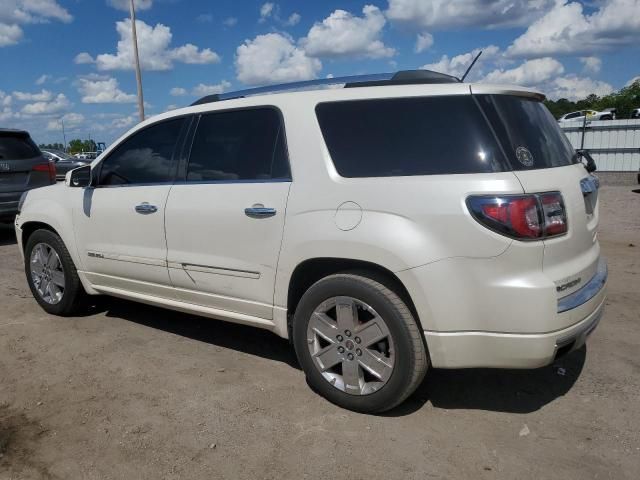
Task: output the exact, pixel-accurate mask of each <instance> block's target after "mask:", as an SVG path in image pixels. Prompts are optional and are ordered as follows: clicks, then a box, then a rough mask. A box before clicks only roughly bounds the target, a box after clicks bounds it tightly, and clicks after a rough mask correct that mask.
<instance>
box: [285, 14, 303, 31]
mask: <svg viewBox="0 0 640 480" xmlns="http://www.w3.org/2000/svg"><path fill="white" fill-rule="evenodd" d="M301 18H302V17H301V16H300V14H299V13H296V12H294V13H292V14H291V15H289V18H287V19H286V20H285V22H284V24H285V25H287V26H289V27H292V26H294V25H297V24H298V23H300V19H301Z"/></svg>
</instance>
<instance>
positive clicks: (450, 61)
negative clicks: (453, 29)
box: [421, 45, 500, 79]
mask: <svg viewBox="0 0 640 480" xmlns="http://www.w3.org/2000/svg"><path fill="white" fill-rule="evenodd" d="M480 50H482V55H480V58H479V59H478V61H477V62H476V64H475V66H474V68H473V70H472V71H471V74H470V78H472V79H473V78H476V79H477V78H479V77H481V76H482V66H483V65H484V64H487V63H488V62H491V61H494V60H496V58H497V57H498V54H499V52H500V49H499V48H498V47H496V46H495V45H489V46H487V47H484V48H477V49H475V50H472V51H471V52H468V53H463V54H460V55H456V56H454V57H451V58H450V57H449V56H448V55H443V56H442V57H440V60H439V61H437V62H435V63H428V64H427V65H423V66H422V67H421V68H423V69H426V70H433V71H435V72H440V73H446V74H449V75H453V76H454V77H458V78H460V77H461V76H462V75H464V72H465V71H466V70H467V68H469V65H471V62H472V61H473V59H474V58H475V56H476V55H478V53H479V52H480Z"/></svg>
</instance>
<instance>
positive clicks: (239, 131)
mask: <svg viewBox="0 0 640 480" xmlns="http://www.w3.org/2000/svg"><path fill="white" fill-rule="evenodd" d="M290 178H291V173H290V171H289V161H288V157H287V151H286V143H285V136H284V127H283V124H282V119H281V117H280V114H279V112H278V111H277V110H275V109H274V108H252V109H246V110H230V111H224V112H213V113H207V114H204V115H202V117H201V118H200V122H199V123H198V129H197V130H196V134H195V137H194V140H193V146H192V148H191V155H190V157H189V165H188V167H187V181H188V182H220V181H259V180H289V179H290Z"/></svg>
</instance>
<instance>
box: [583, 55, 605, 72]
mask: <svg viewBox="0 0 640 480" xmlns="http://www.w3.org/2000/svg"><path fill="white" fill-rule="evenodd" d="M580 61H581V62H582V65H583V66H584V67H583V68H584V70H585V72H591V73H598V72H599V71H600V69H601V68H602V60H600V59H599V58H598V57H580Z"/></svg>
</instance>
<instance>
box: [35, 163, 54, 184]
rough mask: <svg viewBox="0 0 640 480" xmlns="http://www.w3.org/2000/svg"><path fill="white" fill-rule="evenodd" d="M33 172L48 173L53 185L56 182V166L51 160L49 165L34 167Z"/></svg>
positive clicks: (40, 164) (43, 164)
mask: <svg viewBox="0 0 640 480" xmlns="http://www.w3.org/2000/svg"><path fill="white" fill-rule="evenodd" d="M31 170H32V171H34V172H47V173H48V174H49V181H50V182H51V183H55V181H56V164H55V162H53V160H49V161H48V162H47V163H39V164H38V165H34V166H33V168H32V169H31Z"/></svg>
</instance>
